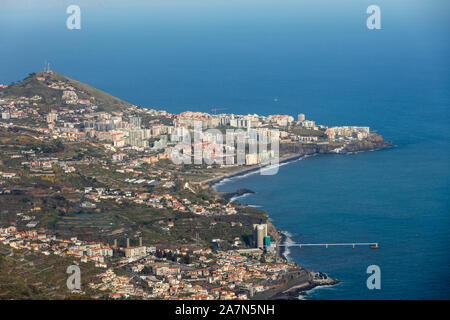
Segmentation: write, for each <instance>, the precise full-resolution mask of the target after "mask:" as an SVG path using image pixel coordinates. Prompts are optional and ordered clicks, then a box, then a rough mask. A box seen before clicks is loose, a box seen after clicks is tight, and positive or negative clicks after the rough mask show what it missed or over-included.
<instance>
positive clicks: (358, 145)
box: [280, 134, 392, 156]
mask: <svg viewBox="0 0 450 320" xmlns="http://www.w3.org/2000/svg"><path fill="white" fill-rule="evenodd" d="M391 146H392V142H386V141H385V140H384V138H383V137H382V136H381V135H379V134H373V135H371V136H370V137H368V138H366V139H363V140H358V141H354V142H350V143H347V144H320V143H282V144H280V153H281V154H282V153H295V154H298V155H299V156H302V155H313V154H327V153H351V152H359V151H371V150H379V149H384V148H389V147H391ZM336 150H338V151H336Z"/></svg>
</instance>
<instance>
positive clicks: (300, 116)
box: [297, 113, 306, 122]
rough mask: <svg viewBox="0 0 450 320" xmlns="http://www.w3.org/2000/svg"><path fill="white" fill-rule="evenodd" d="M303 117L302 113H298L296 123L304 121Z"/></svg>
mask: <svg viewBox="0 0 450 320" xmlns="http://www.w3.org/2000/svg"><path fill="white" fill-rule="evenodd" d="M305 119H306V118H305V115H304V114H303V113H299V114H298V116H297V121H298V122H302V121H305Z"/></svg>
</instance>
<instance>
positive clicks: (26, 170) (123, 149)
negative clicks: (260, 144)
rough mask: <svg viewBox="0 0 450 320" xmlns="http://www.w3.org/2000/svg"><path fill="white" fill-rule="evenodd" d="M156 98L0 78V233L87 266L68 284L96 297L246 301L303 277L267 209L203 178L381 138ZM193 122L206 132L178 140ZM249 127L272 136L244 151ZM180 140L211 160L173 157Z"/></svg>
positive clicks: (57, 81)
mask: <svg viewBox="0 0 450 320" xmlns="http://www.w3.org/2000/svg"><path fill="white" fill-rule="evenodd" d="M156 109H159V108H155V109H145V108H142V107H138V106H135V105H131V104H129V103H126V102H124V101H122V100H120V99H117V98H115V97H112V96H110V95H109V94H107V93H104V92H102V91H99V90H97V89H94V88H92V87H90V86H87V85H85V84H82V83H80V82H77V81H74V80H72V79H69V78H66V77H64V76H62V75H59V74H57V73H55V72H52V71H47V72H40V73H37V74H34V73H32V74H30V75H29V76H28V77H27V78H26V79H24V81H22V82H20V83H14V84H11V85H3V86H2V87H0V114H1V119H0V150H1V153H0V199H1V202H2V208H1V209H0V243H2V244H3V245H5V246H7V247H10V248H12V249H13V250H18V251H21V252H23V251H26V252H27V251H28V252H35V253H39V254H40V255H42V256H43V257H45V256H51V255H56V256H58V257H62V258H67V259H73V258H75V259H76V261H77V263H79V264H80V265H81V266H82V265H83V264H89V265H93V266H94V267H95V268H96V269H97V270H98V277H97V278H98V279H96V281H91V282H89V283H88V284H83V286H84V287H83V288H82V289H81V290H79V291H77V292H68V294H72V293H75V294H81V295H83V294H84V295H86V290H88V289H89V290H88V291H89V295H91V296H93V297H97V298H103V297H107V298H113V299H115V298H121V299H123V298H139V299H141V298H142V299H184V298H188V299H249V298H252V297H255V296H256V297H257V296H258V294H260V293H263V292H265V291H266V292H267V291H268V290H274V289H276V288H281V287H283V286H285V285H286V284H287V283H289V281H291V280H292V279H298V278H299V276H300V277H304V281H305V282H307V283H313V282H314V281H315V280H314V274H313V273H309V272H307V271H306V270H303V269H301V268H300V267H299V266H298V265H296V264H294V263H291V262H288V261H287V260H286V259H284V258H283V257H282V256H280V252H279V250H278V249H277V247H276V243H277V242H279V241H280V239H281V237H280V233H279V232H278V231H277V230H276V229H275V228H274V227H273V226H272V225H271V224H270V222H269V221H268V216H267V214H266V213H265V212H264V211H261V210H256V209H253V208H249V207H247V206H245V205H242V204H240V203H238V202H236V201H234V202H230V201H228V200H227V199H225V198H224V197H223V196H222V195H221V194H220V193H218V192H217V191H215V190H214V189H213V188H211V181H215V180H217V179H220V178H222V177H226V176H227V175H233V174H237V173H239V172H243V171H245V170H250V169H252V170H253V169H256V168H259V167H260V166H262V165H265V164H267V163H268V162H269V161H271V160H272V159H274V158H275V157H280V159H284V158H286V159H287V158H289V157H293V156H294V157H298V156H302V155H304V154H310V153H345V152H350V151H354V150H355V149H357V150H359V149H360V150H371V149H376V148H383V147H386V146H387V144H386V143H385V142H384V140H383V138H382V137H381V136H379V135H378V134H376V133H374V132H372V131H370V129H369V127H360V126H345V127H328V126H326V125H319V124H316V122H315V121H313V120H309V119H306V117H305V115H304V114H299V115H298V116H297V119H294V117H292V116H290V115H267V116H262V115H256V114H253V115H235V114H224V113H221V114H217V111H218V109H214V110H212V111H214V112H213V113H212V114H209V113H204V112H192V111H186V112H183V113H181V114H172V113H169V112H167V111H164V110H156ZM196 126H200V127H201V128H202V129H215V131H214V130H209V131H203V132H202V133H201V135H200V137H199V138H200V140H197V141H195V140H194V141H192V142H191V141H189V142H188V143H186V141H185V140H182V139H183V138H184V137H186V136H192V137H195V136H196V132H195V130H196ZM226 132H229V133H230V135H231V136H230V137H231V139H232V141H233V146H231V147H230V146H229V145H227V146H224V145H223V140H222V137H221V136H222V135H223V134H225V133H226ZM255 137H266V139H268V140H267V141H269V142H274V141H275V142H276V144H279V145H280V148H279V150H274V149H273V148H269V149H263V150H261V149H252V147H251V145H252V144H254V140H255V139H256V138H255ZM197 138H198V137H197ZM239 139H242V141H243V142H244V151H245V154H244V155H243V156H242V158H241V161H240V162H239V156H240V155H239V150H238V148H235V147H234V142H235V141H238V140H239ZM180 141H182V148H181V149H182V154H183V155H185V154H187V155H188V158H189V159H188V160H191V158H192V157H195V156H196V155H200V158H201V159H202V158H203V157H204V158H205V159H210V160H212V162H210V163H193V164H192V162H189V161H188V162H185V163H181V164H180V163H175V161H173V160H174V159H173V155H174V149H176V148H178V147H179V146H180ZM185 150H187V151H185ZM185 159H186V157H185ZM258 226H265V227H264V228H263V229H264V232H263V234H260V233H258V230H260V229H261V228H260V227H258ZM130 241H131V242H134V243H135V245H134V246H132V245H130ZM136 242H139V244H138V245H137V244H136ZM102 292H103V293H102ZM105 294H106V296H105Z"/></svg>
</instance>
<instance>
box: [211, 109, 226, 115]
mask: <svg viewBox="0 0 450 320" xmlns="http://www.w3.org/2000/svg"><path fill="white" fill-rule="evenodd" d="M218 110H227V108H212V109H211V111H213V112H214V114H217V111H218Z"/></svg>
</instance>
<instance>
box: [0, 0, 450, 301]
mask: <svg viewBox="0 0 450 320" xmlns="http://www.w3.org/2000/svg"><path fill="white" fill-rule="evenodd" d="M93 2H94V1H87V0H79V1H75V0H73V1H72V0H71V1H64V0H58V1H56V0H48V1H30V0H4V1H2V2H1V4H0V48H1V50H0V83H5V84H8V83H10V82H12V81H19V80H21V79H23V78H24V77H25V76H27V74H28V73H30V72H36V71H41V70H43V66H44V61H48V62H50V67H51V69H53V70H55V71H57V72H59V73H62V74H64V75H66V76H69V77H71V78H74V79H76V80H79V81H82V82H86V83H88V84H90V85H92V86H94V87H97V88H100V89H102V90H104V91H107V92H109V93H111V94H113V95H115V96H118V97H120V98H122V99H124V100H126V101H129V102H131V103H134V104H137V105H141V106H143V107H147V108H160V109H165V110H167V111H169V112H181V111H185V110H188V109H189V110H194V111H205V112H211V109H212V108H226V110H224V112H227V113H239V114H247V113H258V114H264V115H267V114H275V113H276V114H290V115H293V116H296V115H297V114H298V113H304V114H305V115H306V117H307V119H312V120H315V121H316V122H317V123H320V124H327V125H364V126H370V127H371V129H374V130H377V131H378V132H379V133H380V134H382V135H383V137H384V138H385V139H386V140H387V141H393V142H394V145H395V146H394V147H392V148H389V149H385V150H381V151H375V152H366V153H357V154H352V155H324V156H316V157H310V158H307V159H304V160H300V161H295V162H292V163H289V164H286V165H283V166H281V167H280V170H279V173H278V174H277V175H274V176H262V175H259V174H258V173H255V174H251V175H247V176H244V177H236V178H232V179H228V180H225V181H223V182H222V183H220V184H219V185H217V186H216V187H217V189H218V190H220V191H235V190H236V189H239V188H249V189H251V190H254V191H255V192H256V193H255V194H253V195H249V196H246V197H243V198H240V199H239V201H240V202H241V203H244V204H249V205H252V206H255V207H258V208H261V209H264V210H266V211H267V212H268V213H269V215H270V217H271V219H272V221H273V223H274V225H275V226H276V227H277V228H278V229H280V230H284V231H287V232H289V234H290V241H293V242H304V243H324V242H378V243H379V245H380V248H379V249H378V250H373V249H370V248H367V247H365V248H363V247H361V248H355V249H352V248H349V247H346V248H336V247H330V248H328V249H325V248H319V247H316V248H314V247H310V248H302V249H298V248H294V247H292V248H290V249H289V259H291V260H293V261H296V262H298V263H299V264H300V265H302V266H304V267H305V268H307V269H310V270H314V271H322V272H326V273H327V274H328V275H329V276H331V277H333V278H336V279H338V280H340V284H339V285H337V286H334V287H327V288H319V289H315V290H313V291H311V292H310V293H309V295H308V296H307V299H450V289H449V288H450V247H449V243H450V210H449V209H450V202H449V193H450V192H449V191H450V180H449V177H450V162H449V159H450V148H449V147H450V144H449V141H450V130H449V120H450V111H449V107H450V63H449V57H450V42H449V41H448V39H449V33H450V19H449V18H448V12H449V11H450V2H448V1H447V0H430V1H421V0H397V1H387V0H377V1H376V4H377V5H378V6H379V7H380V9H381V26H382V27H381V29H380V30H369V29H368V28H367V27H366V19H367V17H368V16H369V15H368V14H367V13H366V9H367V7H368V6H369V5H372V4H374V3H373V1H367V0H341V1H331V0H315V1H299V0H297V1H294V0H259V1H256V0H239V1H237V0H236V1H235V0H192V1H186V0H150V1H144V0H142V1H139V0H128V1H119V0H108V1H106V0H104V1H101V0H99V1H96V2H95V4H94V3H93ZM71 4H78V5H79V6H80V8H81V29H80V30H69V29H67V28H66V19H67V17H68V16H69V14H67V13H66V8H67V7H68V6H69V5H71ZM369 265H378V266H379V267H380V270H381V289H380V290H369V289H368V288H367V286H366V280H367V278H368V276H369V275H368V274H367V273H366V269H367V267H368V266H369Z"/></svg>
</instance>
